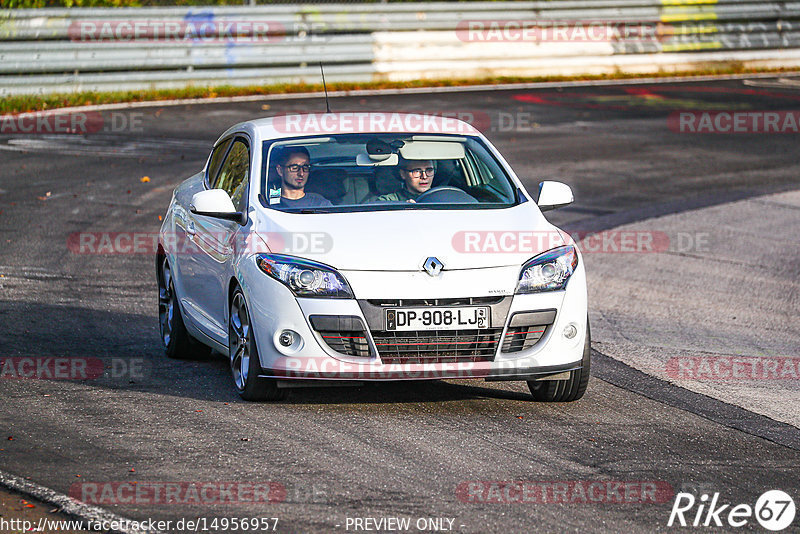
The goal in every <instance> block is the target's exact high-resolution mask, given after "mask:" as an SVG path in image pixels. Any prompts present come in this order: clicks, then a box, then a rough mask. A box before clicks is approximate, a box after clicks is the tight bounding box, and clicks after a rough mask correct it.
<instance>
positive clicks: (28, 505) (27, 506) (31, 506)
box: [25, 504, 36, 508]
mask: <svg viewBox="0 0 800 534" xmlns="http://www.w3.org/2000/svg"><path fill="white" fill-rule="evenodd" d="M25 508H36V506H34V505H32V504H26V505H25Z"/></svg>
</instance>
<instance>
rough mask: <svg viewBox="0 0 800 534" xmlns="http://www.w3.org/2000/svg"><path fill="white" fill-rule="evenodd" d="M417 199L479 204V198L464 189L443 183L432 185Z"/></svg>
mask: <svg viewBox="0 0 800 534" xmlns="http://www.w3.org/2000/svg"><path fill="white" fill-rule="evenodd" d="M416 201H417V202H418V203H419V202H423V203H444V204H477V203H478V200H477V199H476V198H475V197H473V196H472V195H470V194H469V193H466V192H464V190H463V189H459V188H458V187H453V186H452V185H442V186H439V187H432V188H431V189H428V190H427V191H425V192H424V193H422V194H421V195H420V196H418V197H417V198H416Z"/></svg>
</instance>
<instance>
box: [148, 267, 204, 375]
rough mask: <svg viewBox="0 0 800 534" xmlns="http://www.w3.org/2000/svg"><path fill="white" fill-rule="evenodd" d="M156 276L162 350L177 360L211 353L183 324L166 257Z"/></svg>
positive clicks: (198, 357)
mask: <svg viewBox="0 0 800 534" xmlns="http://www.w3.org/2000/svg"><path fill="white" fill-rule="evenodd" d="M160 271H161V272H160V273H159V276H158V323H159V330H160V332H161V342H162V344H163V345H164V352H165V353H166V355H167V356H168V357H170V358H174V359H177V360H189V359H202V358H207V357H208V355H209V354H211V349H210V348H209V347H207V346H205V345H203V344H202V343H200V342H199V341H196V340H194V339H193V338H192V337H191V336H190V335H189V332H187V331H186V325H184V324H183V316H182V315H181V307H180V304H179V303H178V295H177V293H175V285H174V284H173V282H172V270H171V269H170V267H169V263H168V262H167V260H166V258H164V259H163V260H162V261H161V267H160Z"/></svg>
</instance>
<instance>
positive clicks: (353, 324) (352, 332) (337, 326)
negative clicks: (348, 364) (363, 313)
mask: <svg viewBox="0 0 800 534" xmlns="http://www.w3.org/2000/svg"><path fill="white" fill-rule="evenodd" d="M309 319H310V320H311V326H312V327H314V330H316V331H317V334H319V336H320V337H321V338H322V340H323V341H324V342H325V343H326V344H327V345H328V347H330V348H331V350H333V351H335V352H338V353H339V354H344V355H347V356H358V357H361V358H369V356H370V350H369V342H368V341H367V330H366V328H364V323H363V322H362V321H361V319H360V318H359V317H355V316H346V315H345V316H339V315H312V316H311V317H309Z"/></svg>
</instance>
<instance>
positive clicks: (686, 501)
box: [667, 490, 796, 532]
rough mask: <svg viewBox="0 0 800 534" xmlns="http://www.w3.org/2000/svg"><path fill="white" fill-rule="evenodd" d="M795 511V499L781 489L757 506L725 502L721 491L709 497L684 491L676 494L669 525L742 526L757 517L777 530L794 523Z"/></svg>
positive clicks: (766, 493)
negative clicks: (720, 494)
mask: <svg viewBox="0 0 800 534" xmlns="http://www.w3.org/2000/svg"><path fill="white" fill-rule="evenodd" d="M795 512H796V510H795V504H794V500H793V499H792V498H791V497H790V496H789V495H788V494H787V493H786V492H784V491H781V490H770V491H767V492H764V493H763V494H762V495H761V496H760V497H759V498H758V499H757V500H756V503H755V506H751V505H749V504H736V505H733V504H730V503H726V504H722V503H721V502H720V499H719V493H714V495H713V496H711V497H710V498H709V495H708V494H707V493H704V494H702V495H701V496H700V498H699V499H698V498H696V497H695V496H694V494H692V493H683V492H682V493H678V494H677V495H676V496H675V502H674V503H673V504H672V511H671V512H670V514H669V521H667V526H668V527H671V526H681V527H686V526H692V527H733V528H739V527H743V526H745V525H747V524H748V523H749V522H750V521H751V520H752V519H753V518H754V517H755V519H756V521H758V523H759V525H761V526H762V527H763V528H765V529H767V530H771V531H773V532H778V531H781V530H784V529H786V528H787V527H789V525H791V524H792V522H793V521H794V516H795Z"/></svg>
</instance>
